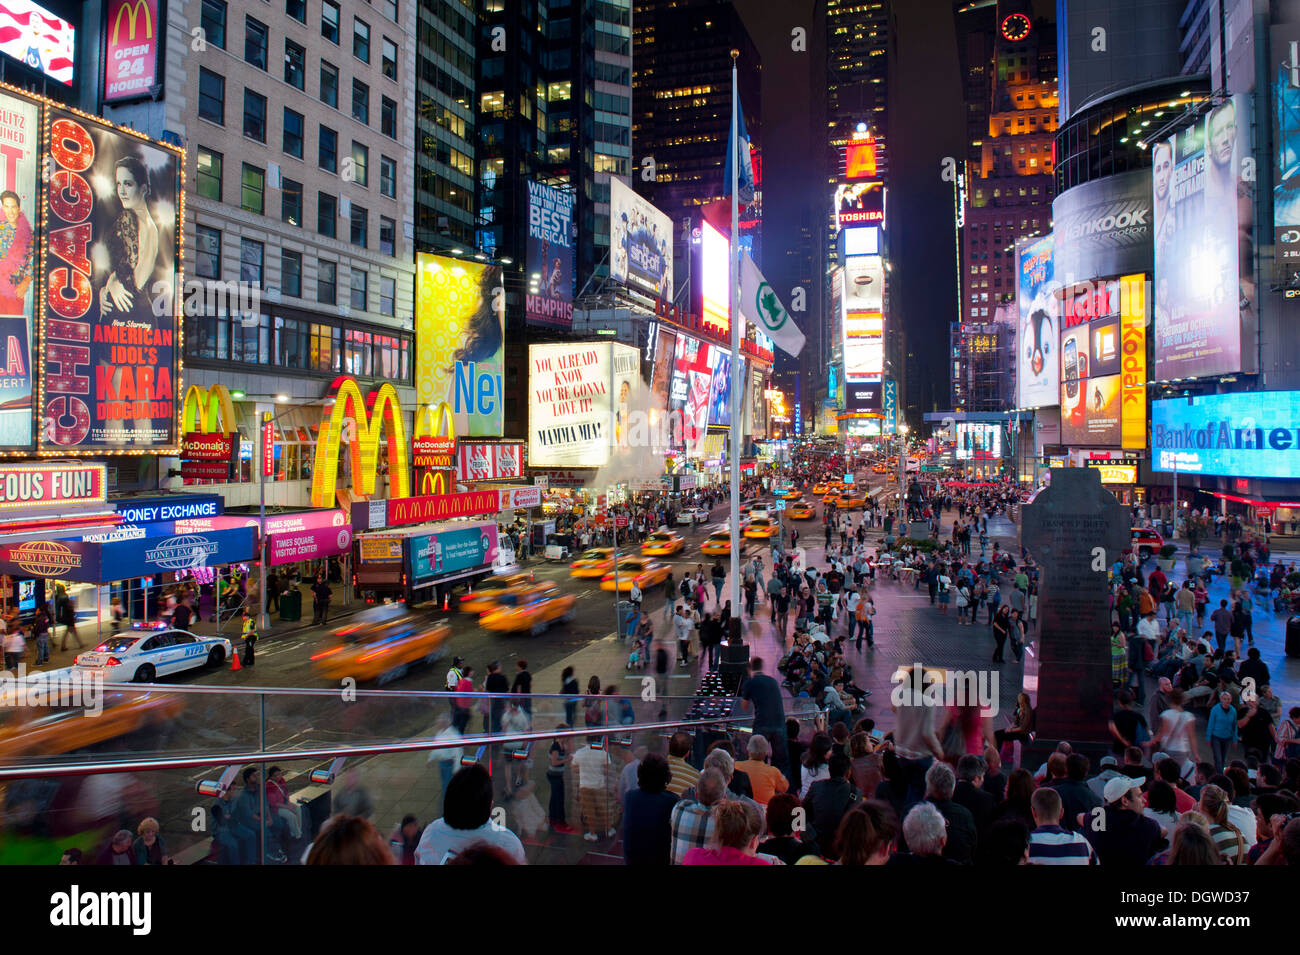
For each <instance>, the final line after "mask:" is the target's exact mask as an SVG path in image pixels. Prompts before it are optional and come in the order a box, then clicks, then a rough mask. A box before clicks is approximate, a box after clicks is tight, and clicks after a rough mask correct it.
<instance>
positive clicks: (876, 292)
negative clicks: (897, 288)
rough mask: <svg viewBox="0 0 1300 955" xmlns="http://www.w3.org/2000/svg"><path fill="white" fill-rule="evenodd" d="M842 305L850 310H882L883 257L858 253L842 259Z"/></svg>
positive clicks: (883, 292)
mask: <svg viewBox="0 0 1300 955" xmlns="http://www.w3.org/2000/svg"><path fill="white" fill-rule="evenodd" d="M844 307H845V309H847V310H848V311H850V312H881V311H884V308H885V261H884V259H882V258H881V257H880V256H878V255H858V256H852V257H850V258H846V259H845V260H844Z"/></svg>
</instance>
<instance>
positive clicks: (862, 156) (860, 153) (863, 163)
mask: <svg viewBox="0 0 1300 955" xmlns="http://www.w3.org/2000/svg"><path fill="white" fill-rule="evenodd" d="M875 174H876V142H875V140H872V139H855V140H850V141H849V142H847V143H845V144H844V178H845V179H870V178H871V177H873V176H875Z"/></svg>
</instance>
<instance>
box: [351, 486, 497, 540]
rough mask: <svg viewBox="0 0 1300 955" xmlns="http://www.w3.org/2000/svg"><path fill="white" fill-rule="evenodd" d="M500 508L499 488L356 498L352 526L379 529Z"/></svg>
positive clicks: (490, 512)
mask: <svg viewBox="0 0 1300 955" xmlns="http://www.w3.org/2000/svg"><path fill="white" fill-rule="evenodd" d="M499 510H501V494H500V490H499V489H497V488H493V489H492V490H489V491H469V492H466V493H462V494H426V495H421V496H420V497H406V498H400V499H396V500H387V501H358V502H356V503H355V504H353V505H352V527H353V529H354V530H357V531H373V530H382V529H383V528H385V527H401V526H402V525H404V524H425V523H428V522H430V521H449V520H451V519H452V518H454V517H474V516H476V515H480V514H495V513H497V512H498V511H499Z"/></svg>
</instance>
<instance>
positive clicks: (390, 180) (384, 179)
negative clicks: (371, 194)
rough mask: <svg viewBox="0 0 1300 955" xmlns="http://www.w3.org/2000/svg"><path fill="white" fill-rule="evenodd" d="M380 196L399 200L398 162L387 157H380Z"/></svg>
mask: <svg viewBox="0 0 1300 955" xmlns="http://www.w3.org/2000/svg"><path fill="white" fill-rule="evenodd" d="M379 194H380V195H382V196H387V197H388V198H390V199H396V198H397V161H396V160H395V159H389V158H388V157H387V156H380V157H379Z"/></svg>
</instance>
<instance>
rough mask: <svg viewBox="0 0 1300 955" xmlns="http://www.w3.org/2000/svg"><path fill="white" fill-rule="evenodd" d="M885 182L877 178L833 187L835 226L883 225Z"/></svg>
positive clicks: (839, 227)
mask: <svg viewBox="0 0 1300 955" xmlns="http://www.w3.org/2000/svg"><path fill="white" fill-rule="evenodd" d="M884 222H885V184H884V183H883V182H881V181H880V180H878V179H874V180H869V181H865V182H850V183H840V185H839V186H838V187H836V189H835V227H836V228H837V229H844V228H847V227H849V226H862V225H883V224H884Z"/></svg>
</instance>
